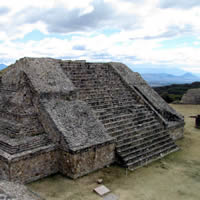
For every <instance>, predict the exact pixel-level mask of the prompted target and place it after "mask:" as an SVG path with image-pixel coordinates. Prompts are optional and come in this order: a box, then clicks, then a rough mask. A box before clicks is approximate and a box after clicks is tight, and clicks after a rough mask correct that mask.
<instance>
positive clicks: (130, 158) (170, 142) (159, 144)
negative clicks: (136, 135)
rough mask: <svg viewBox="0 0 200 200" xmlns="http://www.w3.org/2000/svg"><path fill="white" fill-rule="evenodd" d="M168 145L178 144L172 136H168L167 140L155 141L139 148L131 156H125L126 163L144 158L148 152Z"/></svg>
mask: <svg viewBox="0 0 200 200" xmlns="http://www.w3.org/2000/svg"><path fill="white" fill-rule="evenodd" d="M167 146H176V145H175V143H174V141H173V140H172V139H171V138H166V139H165V140H162V141H159V142H157V143H153V144H151V145H149V146H147V147H142V148H140V149H138V150H135V151H133V152H132V154H130V155H129V156H127V157H125V158H124V161H125V162H126V163H132V161H136V162H137V160H138V158H141V157H142V158H144V157H145V155H146V154H149V153H153V152H157V151H159V150H162V149H164V148H165V147H167Z"/></svg>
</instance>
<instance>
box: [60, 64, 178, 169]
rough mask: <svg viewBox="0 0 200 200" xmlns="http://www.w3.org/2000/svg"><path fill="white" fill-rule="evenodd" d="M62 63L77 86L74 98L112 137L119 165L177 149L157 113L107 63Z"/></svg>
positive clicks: (135, 163)
mask: <svg viewBox="0 0 200 200" xmlns="http://www.w3.org/2000/svg"><path fill="white" fill-rule="evenodd" d="M62 67H63V70H64V72H65V73H66V75H67V76H68V77H69V78H70V79H71V81H72V82H73V84H74V85H75V87H76V88H77V96H78V98H79V99H81V100H83V101H85V102H87V103H88V105H90V106H91V108H92V109H93V110H94V111H95V113H96V116H97V117H98V119H99V120H100V121H101V122H102V123H103V124H104V127H105V128H106V130H107V132H108V133H109V134H110V135H111V136H112V137H114V138H116V152H117V157H118V161H119V162H120V163H121V164H122V165H124V166H126V167H129V168H131V169H134V168H137V167H139V166H142V165H145V164H147V163H149V162H151V161H153V160H156V159H159V158H161V157H163V156H165V155H167V154H169V153H171V152H173V151H177V150H178V147H177V146H176V144H175V143H174V141H173V140H172V139H171V138H170V135H169V133H168V132H167V131H166V129H165V128H164V125H163V124H162V122H161V120H160V119H159V118H158V117H157V115H156V114H155V113H154V112H153V111H152V110H151V109H150V108H149V106H148V105H146V104H145V103H144V101H142V100H141V98H140V97H138V96H137V94H135V92H134V90H132V89H131V88H129V87H128V86H126V85H125V84H124V83H123V81H122V80H121V78H120V76H119V75H118V74H116V72H115V71H114V69H112V68H111V67H110V66H109V65H102V64H98V63H97V64H93V65H91V64H90V65H87V63H86V64H82V63H80V65H77V63H76V64H75V65H73V62H72V63H71V64H69V63H66V64H65V65H63V66H62Z"/></svg>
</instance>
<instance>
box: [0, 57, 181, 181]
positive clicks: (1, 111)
mask: <svg viewBox="0 0 200 200" xmlns="http://www.w3.org/2000/svg"><path fill="white" fill-rule="evenodd" d="M183 127H184V119H183V117H182V115H180V114H178V113H177V112H176V111H175V110H174V109H172V108H171V107H170V106H169V105H168V104H167V103H165V101H164V100H163V99H162V98H161V97H160V96H159V95H158V94H157V93H156V92H155V91H154V90H153V89H152V88H151V87H150V86H149V85H148V84H147V83H146V82H145V81H144V80H143V79H142V78H141V76H140V75H139V74H138V73H135V72H132V71H131V70H130V69H129V68H128V67H127V66H125V65H124V64H121V63H115V62H110V63H89V62H86V61H83V60H80V61H64V60H59V59H51V58H22V59H20V60H18V61H17V62H16V63H15V64H13V65H10V66H9V67H8V68H7V70H6V72H5V73H4V74H3V75H2V77H1V78H0V178H1V179H4V180H8V181H16V182H20V183H28V182H31V181H34V180H37V179H40V178H42V177H45V176H49V175H51V174H54V173H57V172H59V173H61V174H63V175H65V176H67V177H71V178H73V179H74V178H77V177H80V176H83V175H86V174H88V173H90V172H92V171H95V170H97V169H100V168H103V167H104V166H107V165H110V164H112V163H114V162H115V163H118V164H119V165H121V166H122V167H126V168H129V169H131V170H133V169H136V168H138V167H141V166H144V165H146V164H148V163H150V162H152V161H154V160H157V159H160V158H162V157H164V156H166V155H168V154H170V153H172V152H175V151H177V150H179V147H178V146H177V145H176V144H175V140H177V139H179V138H182V137H183Z"/></svg>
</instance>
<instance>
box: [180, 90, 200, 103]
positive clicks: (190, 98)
mask: <svg viewBox="0 0 200 200" xmlns="http://www.w3.org/2000/svg"><path fill="white" fill-rule="evenodd" d="M181 103H183V104H200V88H198V89H190V90H188V91H187V92H186V94H184V95H183V97H182V99H181Z"/></svg>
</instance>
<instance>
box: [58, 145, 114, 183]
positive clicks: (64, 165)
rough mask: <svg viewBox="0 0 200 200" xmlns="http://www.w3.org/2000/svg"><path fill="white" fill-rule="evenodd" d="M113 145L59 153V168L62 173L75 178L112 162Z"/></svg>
mask: <svg viewBox="0 0 200 200" xmlns="http://www.w3.org/2000/svg"><path fill="white" fill-rule="evenodd" d="M114 149H115V145H114V144H108V145H104V146H96V147H92V148H90V149H87V150H85V151H82V152H79V153H75V154H71V153H68V152H65V151H61V153H60V156H61V158H60V163H59V170H60V172H61V173H62V174H64V175H66V176H68V177H71V178H73V179H74V178H77V177H80V176H83V175H85V174H88V173H90V172H92V171H95V170H97V169H100V168H103V167H105V166H106V165H109V164H111V163H113V162H114V159H115V151H114Z"/></svg>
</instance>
